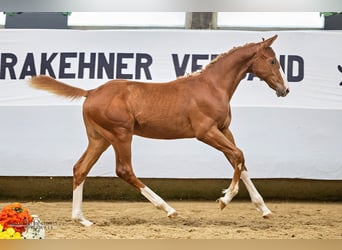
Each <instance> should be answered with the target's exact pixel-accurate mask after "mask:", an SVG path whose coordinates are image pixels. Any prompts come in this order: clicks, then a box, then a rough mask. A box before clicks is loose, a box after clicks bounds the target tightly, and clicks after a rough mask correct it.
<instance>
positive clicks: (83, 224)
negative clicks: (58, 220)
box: [73, 218, 94, 227]
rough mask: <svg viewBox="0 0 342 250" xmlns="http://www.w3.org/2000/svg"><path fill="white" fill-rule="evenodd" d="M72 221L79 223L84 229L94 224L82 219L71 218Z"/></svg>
mask: <svg viewBox="0 0 342 250" xmlns="http://www.w3.org/2000/svg"><path fill="white" fill-rule="evenodd" d="M73 220H74V221H75V222H77V223H80V224H81V225H82V226H85V227H90V226H91V225H93V224H94V223H93V222H91V221H89V220H87V219H84V218H73Z"/></svg>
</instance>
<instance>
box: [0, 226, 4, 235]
mask: <svg viewBox="0 0 342 250" xmlns="http://www.w3.org/2000/svg"><path fill="white" fill-rule="evenodd" d="M2 230H4V227H3V226H2V225H1V224H0V233H1V232H2Z"/></svg>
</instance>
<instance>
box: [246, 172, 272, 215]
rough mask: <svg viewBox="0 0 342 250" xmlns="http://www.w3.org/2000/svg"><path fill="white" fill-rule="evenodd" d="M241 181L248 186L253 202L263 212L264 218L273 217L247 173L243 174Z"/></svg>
mask: <svg viewBox="0 0 342 250" xmlns="http://www.w3.org/2000/svg"><path fill="white" fill-rule="evenodd" d="M241 180H242V181H243V183H244V184H245V185H246V188H247V190H248V193H249V195H250V197H251V200H252V202H253V203H254V205H255V206H256V208H257V210H258V211H261V212H262V216H264V217H265V218H267V217H269V216H271V214H272V212H271V210H269V209H268V208H267V206H266V205H265V202H264V199H263V198H262V197H261V195H260V194H259V192H258V190H257V189H256V187H255V186H254V184H253V182H252V180H251V179H250V178H249V176H248V173H247V171H242V172H241Z"/></svg>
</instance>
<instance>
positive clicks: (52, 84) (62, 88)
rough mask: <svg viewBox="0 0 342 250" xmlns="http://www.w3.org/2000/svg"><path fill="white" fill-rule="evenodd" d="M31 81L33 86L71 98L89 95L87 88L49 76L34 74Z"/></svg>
mask: <svg viewBox="0 0 342 250" xmlns="http://www.w3.org/2000/svg"><path fill="white" fill-rule="evenodd" d="M29 83H30V85H31V87H33V88H36V89H41V90H46V91H49V92H51V93H54V94H56V95H60V96H64V97H67V98H71V99H77V98H81V97H82V96H84V97H86V96H87V95H88V91H87V90H84V89H81V88H76V87H73V86H70V85H67V84H65V83H62V82H60V81H57V80H55V79H53V78H52V77H49V76H44V75H40V76H33V77H32V78H31V80H30V82H29Z"/></svg>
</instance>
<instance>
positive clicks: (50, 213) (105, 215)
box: [0, 201, 342, 239]
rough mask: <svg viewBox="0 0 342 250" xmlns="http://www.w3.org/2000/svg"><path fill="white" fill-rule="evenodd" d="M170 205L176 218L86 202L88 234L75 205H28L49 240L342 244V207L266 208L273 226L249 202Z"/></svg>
mask: <svg viewBox="0 0 342 250" xmlns="http://www.w3.org/2000/svg"><path fill="white" fill-rule="evenodd" d="M6 204H8V202H6V203H5V202H1V203H0V207H3V206H5V205H6ZM169 204H170V205H171V206H173V207H174V208H175V209H176V210H177V211H178V212H179V216H178V217H177V218H174V219H169V218H167V217H166V215H165V214H164V212H163V211H160V210H157V209H156V208H154V207H153V205H152V204H150V203H149V202H119V201H114V202H109V201H105V202H103V201H86V202H84V203H83V212H84V214H85V216H86V217H87V218H88V219H89V220H91V221H93V222H94V223H95V224H94V225H93V226H91V227H89V228H86V227H83V226H81V225H79V224H77V223H75V222H73V221H72V220H71V218H70V215H71V202H25V203H23V205H24V206H25V207H27V208H28V209H29V211H30V213H31V214H37V215H38V216H39V217H40V219H41V220H42V222H43V223H44V224H45V227H46V238H47V239H342V203H324V202H320V203H318V202H317V203H309V202H267V205H268V207H269V208H270V209H271V210H272V211H273V213H274V216H273V218H272V219H270V220H268V219H263V218H262V216H261V214H260V213H259V212H258V211H256V210H255V208H254V206H253V205H252V203H250V202H247V201H246V202H241V201H233V202H232V203H230V204H229V205H228V206H227V207H226V208H225V209H224V210H222V211H221V210H220V209H219V207H218V204H217V203H215V202H214V201H213V202H208V201H205V202H197V201H195V202H190V201H181V202H179V201H171V202H169Z"/></svg>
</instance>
